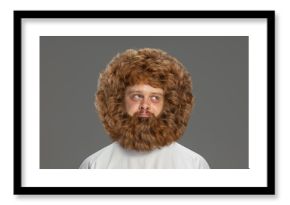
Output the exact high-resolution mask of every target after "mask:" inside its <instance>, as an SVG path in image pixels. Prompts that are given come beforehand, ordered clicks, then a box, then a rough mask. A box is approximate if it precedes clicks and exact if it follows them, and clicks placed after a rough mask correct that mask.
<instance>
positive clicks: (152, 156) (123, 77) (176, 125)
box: [80, 48, 209, 169]
mask: <svg viewBox="0 0 290 205" xmlns="http://www.w3.org/2000/svg"><path fill="white" fill-rule="evenodd" d="M191 90H192V82H191V77H190V74H189V73H188V72H187V71H186V69H185V68H184V66H183V65H182V64H181V63H180V62H179V61H178V60H177V59H175V58H174V57H172V56H170V55H168V54H167V53H166V52H164V51H162V50H159V49H151V48H144V49H140V50H133V49H129V50H126V51H125V52H123V53H121V54H119V55H117V56H116V57H114V58H113V59H112V61H111V62H110V63H109V65H108V66H107V68H106V69H105V71H103V72H102V73H101V75H100V78H99V84H98V90H97V93H96V108H97V110H98V112H99V115H100V118H101V120H102V122H103V124H104V127H105V129H106V131H107V133H108V134H109V135H110V137H111V138H112V139H113V141H114V142H113V143H112V144H111V145H109V146H107V147H105V148H103V149H101V150H100V151H98V152H96V153H94V154H93V155H91V156H89V157H88V158H87V159H86V160H85V161H84V162H83V163H82V164H81V166H80V168H82V169H98V168H117V169H126V168H127V169H130V168H133V169H145V168H148V169H155V168H159V169H177V168H180V169H186V168H189V169H207V168H209V166H208V164H207V162H206V161H205V160H204V159H203V158H202V157H201V156H200V155H198V154H197V153H195V152H193V151H191V150H190V149H187V148H185V147H184V146H182V145H180V144H179V143H177V142H176V140H178V139H179V138H180V137H181V136H182V134H183V133H184V131H185V128H186V126H187V123H188V120H189V116H190V113H191V110H192V107H193V104H194V97H193V96H192V91H191Z"/></svg>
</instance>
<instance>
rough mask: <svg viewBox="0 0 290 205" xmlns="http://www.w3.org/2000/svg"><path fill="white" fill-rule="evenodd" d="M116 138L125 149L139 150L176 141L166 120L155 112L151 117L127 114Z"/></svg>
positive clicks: (154, 147) (159, 146)
mask: <svg viewBox="0 0 290 205" xmlns="http://www.w3.org/2000/svg"><path fill="white" fill-rule="evenodd" d="M114 140H116V141H118V142H119V143H120V145H121V146H123V147H124V148H125V149H129V150H137V151H151V150H153V149H156V148H161V147H163V146H166V145H169V144H170V143H172V142H173V141H175V139H174V137H172V133H170V132H169V130H168V126H166V125H165V124H164V121H163V120H162V119H161V118H160V117H155V116H154V115H153V114H152V115H150V117H139V116H138V114H135V115H133V116H127V117H126V118H125V120H123V121H122V125H121V126H120V127H119V129H118V136H117V137H115V139H114Z"/></svg>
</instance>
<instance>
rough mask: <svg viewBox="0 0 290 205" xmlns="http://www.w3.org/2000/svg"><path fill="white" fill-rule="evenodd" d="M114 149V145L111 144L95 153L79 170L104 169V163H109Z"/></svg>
mask: <svg viewBox="0 0 290 205" xmlns="http://www.w3.org/2000/svg"><path fill="white" fill-rule="evenodd" d="M115 148H116V143H112V144H110V145H108V146H106V147H104V148H102V149H101V150H99V151H97V152H95V153H94V154H92V155H90V156H89V157H87V158H86V159H85V160H84V161H83V162H82V164H81V165H80V169H96V168H103V167H106V164H105V163H107V162H108V161H109V159H110V157H111V155H112V153H113V151H114V149H115Z"/></svg>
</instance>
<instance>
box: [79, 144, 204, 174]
mask: <svg viewBox="0 0 290 205" xmlns="http://www.w3.org/2000/svg"><path fill="white" fill-rule="evenodd" d="M80 169H209V165H208V164H207V162H206V161H205V159H204V158H203V157H201V156H200V155H199V154H197V153H195V152H193V151H192V150H190V149H188V148H186V147H184V146H182V145H180V144H178V143H177V142H173V143H171V144H170V145H168V146H165V147H162V148H160V149H155V150H152V151H149V152H138V151H134V150H126V149H124V148H123V147H121V146H120V144H119V143H117V142H114V143H112V144H110V145H108V146H106V147H104V148H103V149H101V150H99V151H98V152H96V153H94V154H92V155H91V156H89V157H88V158H86V159H85V160H84V161H83V163H82V164H81V166H80Z"/></svg>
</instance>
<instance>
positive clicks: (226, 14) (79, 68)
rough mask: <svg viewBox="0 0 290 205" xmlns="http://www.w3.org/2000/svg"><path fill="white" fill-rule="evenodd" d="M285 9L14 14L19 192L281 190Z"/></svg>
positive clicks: (16, 187) (16, 177) (16, 182)
mask: <svg viewBox="0 0 290 205" xmlns="http://www.w3.org/2000/svg"><path fill="white" fill-rule="evenodd" d="M274 68H275V12H274V11H14V194H17V195H18V194H21V195H23V194H96V195H108V194H114V195H119V194H130V195H133V194H135V195H136V194H138V195H144V194H148V195H149V194H150V195H195V194H236V195H240V194H268V195H270V194H275V69H274Z"/></svg>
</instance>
